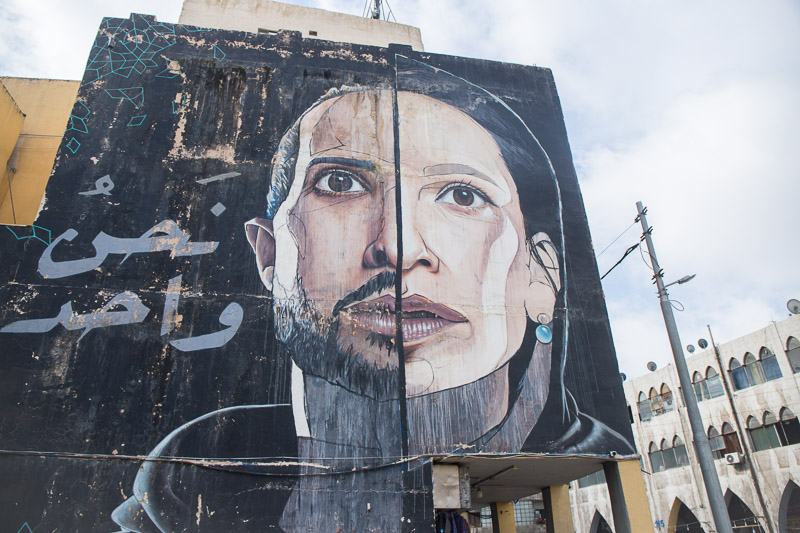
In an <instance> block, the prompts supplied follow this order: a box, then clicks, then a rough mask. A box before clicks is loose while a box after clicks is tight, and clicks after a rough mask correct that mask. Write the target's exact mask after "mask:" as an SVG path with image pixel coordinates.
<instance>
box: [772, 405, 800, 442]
mask: <svg viewBox="0 0 800 533" xmlns="http://www.w3.org/2000/svg"><path fill="white" fill-rule="evenodd" d="M777 429H778V438H779V439H780V441H781V446H789V445H791V444H798V443H800V423H798V421H797V416H795V414H794V413H792V411H791V410H790V409H789V408H788V407H784V408H783V409H781V421H780V423H779V424H778V426H777Z"/></svg>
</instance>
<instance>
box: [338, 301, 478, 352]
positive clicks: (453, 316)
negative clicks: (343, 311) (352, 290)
mask: <svg viewBox="0 0 800 533" xmlns="http://www.w3.org/2000/svg"><path fill="white" fill-rule="evenodd" d="M347 311H348V314H349V315H350V317H351V318H352V319H353V321H354V322H356V323H357V324H358V325H359V326H361V327H363V328H364V329H367V330H370V331H373V332H375V333H377V334H379V335H385V336H387V337H394V335H395V331H396V328H397V323H396V314H395V311H396V302H395V298H394V297H393V296H391V295H385V296H381V297H380V298H376V299H375V300H370V301H368V302H359V303H357V304H355V305H353V306H351V307H350V308H348V310H347ZM466 321H467V319H466V317H464V316H463V315H462V314H461V313H459V312H457V311H454V310H453V309H450V308H449V307H447V306H445V305H441V304H437V303H434V302H431V301H430V300H428V299H427V298H423V297H422V296H417V295H414V296H409V297H407V298H403V321H402V326H403V342H414V341H418V340H421V339H424V338H426V337H429V336H431V335H434V334H435V333H438V332H440V331H443V330H444V329H447V328H449V327H451V326H453V325H455V324H457V323H459V322H466Z"/></svg>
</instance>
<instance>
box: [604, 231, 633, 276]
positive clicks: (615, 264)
mask: <svg viewBox="0 0 800 533" xmlns="http://www.w3.org/2000/svg"><path fill="white" fill-rule="evenodd" d="M640 244H642V241H639V242H637V243H636V244H634V245H633V246H631V247H630V248H628V249H627V250H625V253H624V254H622V257H620V259H619V261H617V262H616V263H614V266H612V267H611V268H609V269H608V272H606V273H605V274H603V275H602V276H600V281H602V280H603V278H605V277H606V276H608V275H609V274H610V273H611V271H612V270H614V269H615V268H617V266H618V265H619V264H620V263H622V261H624V260H625V258H626V257H628V255H629V254H630V253H631V252H633V251H634V250H635V249H637V248H638V247H639V245H640Z"/></svg>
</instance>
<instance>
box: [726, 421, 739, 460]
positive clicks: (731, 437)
mask: <svg viewBox="0 0 800 533" xmlns="http://www.w3.org/2000/svg"><path fill="white" fill-rule="evenodd" d="M722 440H724V441H725V453H734V452H739V453H742V445H741V444H740V443H739V435H737V434H736V430H735V429H733V426H732V425H730V424H728V423H727V422H725V423H724V424H722Z"/></svg>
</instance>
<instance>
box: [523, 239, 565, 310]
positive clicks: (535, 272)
mask: <svg viewBox="0 0 800 533" xmlns="http://www.w3.org/2000/svg"><path fill="white" fill-rule="evenodd" d="M528 249H529V251H530V257H529V259H528V269H529V270H530V276H531V277H530V284H529V285H528V288H527V291H526V294H525V311H526V312H527V314H528V318H530V319H531V320H533V321H534V322H539V323H549V322H550V321H551V320H553V311H554V310H555V307H556V295H557V294H558V291H560V290H561V275H560V273H559V266H560V265H559V261H558V251H557V250H556V247H555V246H554V245H553V243H552V241H551V240H550V237H549V236H548V235H547V234H546V233H537V234H536V235H534V236H533V237H531V239H530V241H528ZM540 315H545V316H543V317H542V318H541V319H540V318H539V317H540ZM545 319H546V320H545Z"/></svg>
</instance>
